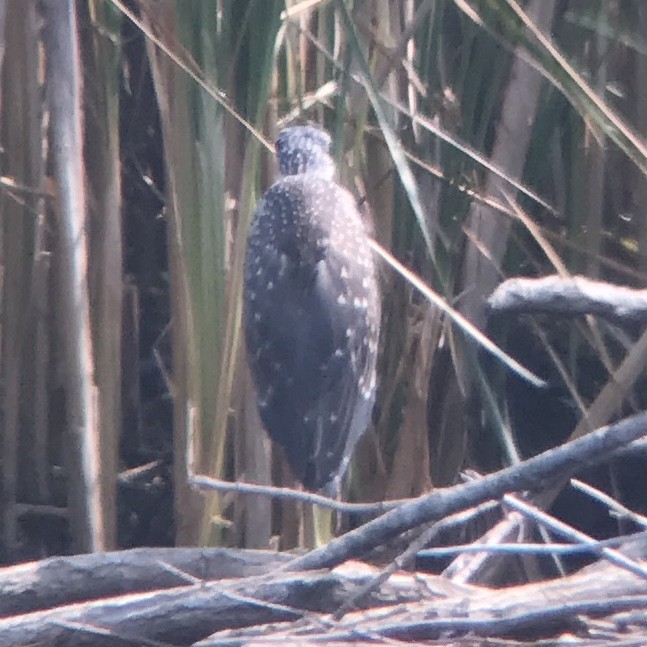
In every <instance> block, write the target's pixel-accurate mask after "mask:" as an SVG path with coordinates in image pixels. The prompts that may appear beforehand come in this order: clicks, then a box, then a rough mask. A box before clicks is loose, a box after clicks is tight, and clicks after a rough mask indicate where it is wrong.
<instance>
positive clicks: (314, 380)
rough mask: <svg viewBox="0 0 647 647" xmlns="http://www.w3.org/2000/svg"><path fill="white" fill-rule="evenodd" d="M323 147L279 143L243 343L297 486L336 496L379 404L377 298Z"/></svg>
mask: <svg viewBox="0 0 647 647" xmlns="http://www.w3.org/2000/svg"><path fill="white" fill-rule="evenodd" d="M329 147H330V137H329V136H328V134H327V133H326V132H324V131H322V130H319V129H317V128H314V127H312V126H297V127H293V128H287V129H285V130H283V131H282V132H281V134H280V135H279V138H278V140H277V142H276V151H277V156H278V163H279V170H280V177H279V179H278V180H277V181H276V182H275V183H274V184H273V185H272V186H271V187H270V188H269V189H268V191H267V192H266V193H265V195H264V196H263V197H262V199H261V200H260V202H259V204H258V207H257V209H256V213H255V215H254V220H253V222H252V226H251V229H250V232H249V237H248V240H247V251H246V258H245V299H244V301H245V311H244V324H245V338H246V342H247V354H248V361H249V365H250V368H251V372H252V375H253V377H254V382H255V385H256V391H257V401H258V409H259V412H260V416H261V419H262V421H263V424H264V425H265V428H266V429H267V431H268V433H269V434H270V436H271V437H272V439H273V440H274V441H275V442H277V443H278V444H279V445H281V446H282V447H283V450H284V452H285V455H286V457H287V459H288V462H289V464H290V466H291V468H292V471H293V472H294V475H295V476H296V477H297V478H298V479H299V480H300V481H301V482H302V483H303V484H304V485H305V487H307V488H308V489H311V490H325V491H328V492H329V493H333V492H335V491H337V490H338V488H339V484H340V479H341V477H342V476H343V474H344V472H345V471H346V468H347V465H348V461H349V459H350V457H351V454H352V452H353V449H354V447H355V445H356V443H357V441H358V440H359V438H360V436H361V435H362V433H363V432H364V431H365V429H366V427H367V425H368V422H369V419H370V416H371V410H372V408H373V402H374V399H375V386H376V374H375V362H376V357H377V343H378V336H379V324H380V298H379V292H378V287H377V282H376V275H375V267H374V263H373V256H372V253H371V249H370V247H369V244H368V237H367V234H366V231H365V229H364V225H363V223H362V220H361V217H360V215H359V213H358V211H357V208H356V206H355V202H354V200H353V198H352V196H351V195H350V193H348V191H346V190H345V189H344V188H342V187H341V186H339V185H338V184H337V183H336V182H335V180H334V175H335V165H334V162H333V160H332V158H331V157H330V155H329V152H328V151H329Z"/></svg>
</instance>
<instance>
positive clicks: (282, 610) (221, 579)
mask: <svg viewBox="0 0 647 647" xmlns="http://www.w3.org/2000/svg"><path fill="white" fill-rule="evenodd" d="M646 434H647V414H641V415H638V416H634V417H632V418H628V419H626V420H624V421H622V422H620V423H618V424H616V425H612V426H610V427H606V428H604V429H600V430H597V431H595V432H593V433H592V434H589V435H588V436H586V437H585V438H582V439H579V440H577V441H573V442H571V443H567V444H566V445H563V446H561V447H559V448H556V449H553V450H550V451H548V452H545V453H544V454H541V455H540V456H537V457H535V458H533V459H530V460H528V461H526V462H525V463H523V464H521V465H518V466H515V467H513V468H508V469H505V470H502V471H501V472H498V473H496V474H492V475H488V476H485V477H482V478H479V479H476V480H473V481H470V482H468V483H465V484H462V485H459V486H455V487H453V488H446V489H443V490H438V491H435V492H432V493H430V494H429V495H426V496H424V497H420V498H419V499H416V500H413V501H410V502H407V503H404V504H402V505H399V506H398V507H397V508H395V509H394V510H391V511H390V512H387V513H385V514H383V515H382V516H381V517H379V518H377V519H375V520H374V521H371V522H369V523H368V524H365V525H364V526H362V527H360V528H358V529H357V530H354V531H352V532H350V533H348V534H347V535H345V536H343V537H341V538H339V539H336V540H334V541H333V542H331V543H330V544H329V545H328V546H326V547H324V548H322V549H319V550H315V551H312V552H310V553H307V554H306V555H305V556H302V557H296V558H295V557H293V556H289V555H280V554H276V553H270V552H262V551H244V550H238V551H236V550H225V549H211V550H206V549H205V550H194V549H163V550H162V549H150V550H144V549H140V550H136V551H125V552H120V553H107V554H95V555H86V556H78V557H69V558H55V559H50V560H45V561H43V562H38V563H33V564H26V565H22V566H15V567H11V568H7V569H3V570H0V593H1V595H0V599H1V600H2V604H3V607H2V613H3V614H4V615H5V617H4V618H2V619H0V646H4V645H16V646H20V645H25V646H26V645H34V644H57V645H70V646H76V645H97V646H102V645H115V644H119V645H126V646H129V645H133V646H134V645H150V644H156V645H159V644H173V645H191V644H200V645H231V644H236V645H243V644H245V645H247V644H257V645H260V644H267V641H269V640H271V641H272V642H273V643H274V644H276V641H280V642H281V643H283V644H284V645H290V644H292V645H296V644H299V645H304V644H309V643H310V644H314V643H315V642H317V643H318V644H321V642H325V643H326V644H334V643H335V642H336V643H338V644H343V643H346V644H348V643H350V642H352V643H353V644H360V643H366V644H369V643H370V642H371V641H375V640H380V641H384V640H386V639H392V640H403V641H404V640H408V641H422V640H440V639H446V640H447V641H449V640H450V639H451V643H450V642H446V643H445V644H462V645H469V644H472V645H475V644H485V642H484V641H486V640H490V639H502V638H506V640H507V641H511V640H512V639H517V640H521V639H523V640H528V639H529V638H531V639H535V638H537V639H539V638H555V637H556V636H559V635H561V634H563V633H564V632H569V633H570V634H572V636H571V640H572V641H573V642H575V643H577V640H579V639H581V644H590V643H586V642H584V639H585V638H586V639H588V638H589V637H590V636H591V635H593V634H594V633H595V631H599V627H604V631H605V632H606V635H607V637H608V640H606V641H605V642H604V644H614V643H613V640H615V639H616V637H618V636H619V635H620V633H621V632H624V634H625V637H627V636H633V637H635V636H636V635H638V634H639V633H640V632H641V631H643V630H644V628H645V626H647V611H646V610H647V564H645V563H643V562H641V561H640V559H642V558H644V556H645V555H646V554H647V549H646V547H645V545H644V544H645V541H646V540H645V537H644V535H643V536H642V537H641V540H642V543H636V542H634V545H633V547H632V551H633V552H632V555H631V558H628V557H626V556H623V555H622V554H621V553H620V552H619V551H618V550H616V549H615V548H610V547H608V546H600V545H596V543H595V542H592V541H589V540H588V539H586V538H584V539H582V538H581V537H578V536H577V535H574V537H575V541H577V542H578V543H579V544H580V545H585V546H586V547H587V548H588V549H590V550H591V551H593V552H594V553H595V554H597V555H600V556H602V557H603V558H604V559H603V560H600V561H599V562H596V564H595V566H594V567H593V568H590V569H585V570H583V571H582V572H580V573H577V574H575V575H572V576H570V577H565V578H561V579H557V580H549V581H544V582H537V583H533V584H526V585H523V586H516V587H508V588H506V589H502V590H492V589H489V588H487V587H477V586H473V585H466V584H460V583H456V582H452V581H451V579H449V578H447V577H441V576H429V575H425V574H421V573H416V574H412V573H402V572H397V573H394V572H392V571H393V570H394V569H393V567H391V568H390V569H387V570H383V571H379V570H376V569H375V568H372V567H371V568H369V567H367V566H366V565H360V564H358V563H356V562H349V561H346V562H345V563H344V564H342V565H341V566H337V567H336V568H334V569H333V570H330V567H332V566H334V565H337V564H341V563H342V562H344V561H345V560H347V559H348V557H349V556H351V555H357V554H363V553H365V552H366V551H367V550H369V549H373V548H376V547H379V546H380V545H381V544H382V543H383V542H385V541H387V540H389V539H392V538H393V537H394V536H397V535H398V534H401V533H403V532H405V531H408V530H409V531H410V530H414V531H416V532H418V533H419V534H420V533H427V537H428V538H429V537H431V536H432V534H433V533H429V528H430V526H429V524H430V522H434V520H437V519H441V518H445V519H446V518H447V517H446V515H449V514H450V513H452V512H453V513H455V514H459V513H460V512H461V511H463V512H465V513H467V512H468V511H469V509H470V508H471V507H472V506H474V505H475V504H477V503H479V502H486V501H490V500H495V501H501V500H502V499H501V497H509V496H510V495H509V494H507V493H512V492H519V491H527V490H538V489H541V488H543V487H545V486H547V485H549V484H551V483H553V482H554V481H556V480H557V481H559V480H561V479H563V478H564V477H565V476H567V475H572V474H573V473H575V472H576V471H577V470H578V469H580V468H583V467H585V466H587V465H588V464H590V463H592V462H596V461H601V460H606V459H608V458H609V457H610V456H612V455H613V454H614V452H617V451H620V450H623V449H625V448H626V446H627V445H628V444H629V443H631V442H632V441H634V440H636V439H638V438H640V437H642V436H645V435H646ZM515 500H516V499H510V498H504V499H503V501H505V503H504V505H505V506H506V507H512V505H513V501H515ZM514 514H518V513H514ZM450 518H451V517H450ZM538 522H539V523H545V520H541V519H538ZM433 528H434V526H433V525H432V526H431V529H432V530H433ZM409 557H410V556H409ZM608 560H612V561H613V563H611V562H609V561H608ZM407 561H408V560H405V559H403V560H401V561H399V562H398V561H396V562H394V563H395V564H396V565H398V564H404V563H407ZM315 569H318V570H315ZM602 618H603V619H604V622H602V621H601V620H600V619H602ZM479 640H480V641H481V642H479ZM507 644H515V643H514V642H507Z"/></svg>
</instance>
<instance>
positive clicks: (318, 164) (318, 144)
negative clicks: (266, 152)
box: [276, 126, 335, 179]
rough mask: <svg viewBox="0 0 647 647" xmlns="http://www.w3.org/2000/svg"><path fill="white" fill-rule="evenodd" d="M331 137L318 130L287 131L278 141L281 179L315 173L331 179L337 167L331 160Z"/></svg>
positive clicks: (299, 128) (277, 153) (277, 149)
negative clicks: (282, 177) (287, 176)
mask: <svg viewBox="0 0 647 647" xmlns="http://www.w3.org/2000/svg"><path fill="white" fill-rule="evenodd" d="M329 150H330V135H329V134H328V133H327V132H326V131H325V130H322V129H320V128H317V127H316V126H291V127H290V128H284V129H283V130H282V131H281V132H280V133H279V138H278V139H277V140H276V156H277V158H278V162H279V172H280V173H281V175H284V176H285V175H298V174H300V173H316V174H317V175H323V176H324V177H326V178H328V179H332V178H333V177H334V175H335V163H334V161H333V159H332V157H330V154H329Z"/></svg>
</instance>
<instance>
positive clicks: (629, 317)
mask: <svg viewBox="0 0 647 647" xmlns="http://www.w3.org/2000/svg"><path fill="white" fill-rule="evenodd" d="M488 307H489V309H490V312H491V313H497V314H498V313H510V312H514V313H517V312H529V313H538V312H543V313H554V314H560V315H564V316H575V315H584V314H593V315H597V316H599V317H603V318H604V319H608V320H610V321H614V322H618V323H636V322H642V321H645V320H646V319H647V290H634V289H632V288H628V287H625V286H620V285H614V284H612V283H605V282H603V281H593V280H590V279H587V278H585V277H583V276H575V277H570V278H564V277H561V276H557V275H554V276H544V277H542V278H538V279H529V278H514V279H509V280H507V281H504V282H503V283H501V285H499V287H498V288H497V289H496V290H494V292H493V293H492V295H491V296H490V298H489V299H488Z"/></svg>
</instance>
